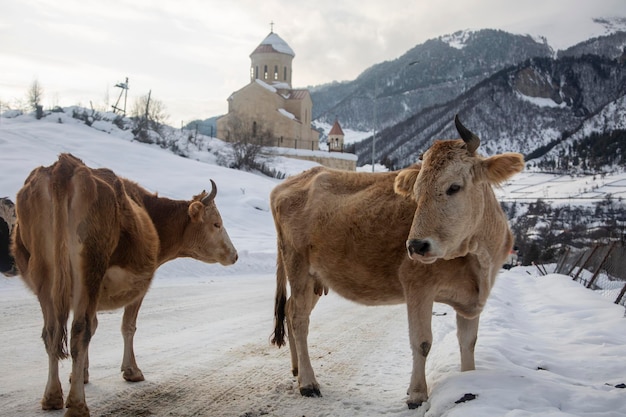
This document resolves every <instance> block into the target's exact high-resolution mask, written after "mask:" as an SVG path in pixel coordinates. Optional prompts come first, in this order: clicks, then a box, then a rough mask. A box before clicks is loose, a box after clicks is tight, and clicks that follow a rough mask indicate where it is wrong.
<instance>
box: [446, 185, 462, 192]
mask: <svg viewBox="0 0 626 417" xmlns="http://www.w3.org/2000/svg"><path fill="white" fill-rule="evenodd" d="M460 190H461V186H460V185H458V184H452V185H451V186H450V188H448V189H447V190H446V194H448V195H453V194H456V193H458V192H459V191H460Z"/></svg>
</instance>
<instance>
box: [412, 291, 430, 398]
mask: <svg viewBox="0 0 626 417" xmlns="http://www.w3.org/2000/svg"><path fill="white" fill-rule="evenodd" d="M407 300H408V302H407V308H408V315H409V340H410V342H411V351H412V353H413V372H412V374H411V384H410V385H409V391H408V393H407V394H408V396H409V398H408V400H407V405H408V406H409V408H417V407H419V406H420V405H422V403H424V402H426V400H428V387H427V385H426V358H427V357H428V353H429V352H430V348H431V346H432V343H433V335H432V330H431V320H432V311H433V300H432V299H430V298H428V296H427V295H425V294H424V293H423V292H422V293H421V294H419V293H416V294H411V293H408V294H407Z"/></svg>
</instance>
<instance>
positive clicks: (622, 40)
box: [557, 32, 626, 59]
mask: <svg viewBox="0 0 626 417" xmlns="http://www.w3.org/2000/svg"><path fill="white" fill-rule="evenodd" d="M625 48H626V32H615V33H613V34H611V35H607V36H600V37H597V38H593V39H589V40H586V41H584V42H581V43H579V44H576V45H574V46H572V47H570V48H567V49H565V50H563V51H558V52H557V57H559V58H562V57H566V56H570V57H580V56H583V55H599V56H604V57H607V58H613V59H617V58H619V57H620V56H622V55H623V54H624V50H625Z"/></svg>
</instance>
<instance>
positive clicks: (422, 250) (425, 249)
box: [406, 239, 437, 263]
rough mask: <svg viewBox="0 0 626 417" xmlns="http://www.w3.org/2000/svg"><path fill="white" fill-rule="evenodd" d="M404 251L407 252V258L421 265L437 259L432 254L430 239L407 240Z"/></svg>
mask: <svg viewBox="0 0 626 417" xmlns="http://www.w3.org/2000/svg"><path fill="white" fill-rule="evenodd" d="M406 250H407V251H408V252H409V258H411V259H414V260H419V261H421V262H423V263H432V262H434V261H435V260H436V259H437V256H435V254H433V245H432V243H431V241H430V239H409V240H407V241H406ZM435 252H436V251H435Z"/></svg>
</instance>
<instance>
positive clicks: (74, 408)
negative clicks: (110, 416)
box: [65, 291, 96, 417]
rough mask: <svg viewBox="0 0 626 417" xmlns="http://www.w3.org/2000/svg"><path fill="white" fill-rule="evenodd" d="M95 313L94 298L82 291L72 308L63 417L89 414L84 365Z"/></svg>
mask: <svg viewBox="0 0 626 417" xmlns="http://www.w3.org/2000/svg"><path fill="white" fill-rule="evenodd" d="M95 315H96V298H95V297H94V298H91V297H89V296H88V295H87V291H83V292H82V293H81V295H80V296H79V297H78V302H77V305H76V306H75V308H74V320H73V322H72V333H71V341H70V345H71V355H72V382H71V384H70V392H69V394H68V396H67V402H66V407H67V411H66V413H65V417H85V416H89V408H88V407H87V402H86V400H85V376H84V372H85V366H86V359H87V352H88V351H89V342H90V341H91V336H92V335H93V331H92V328H91V326H92V324H93V322H94V317H95Z"/></svg>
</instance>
